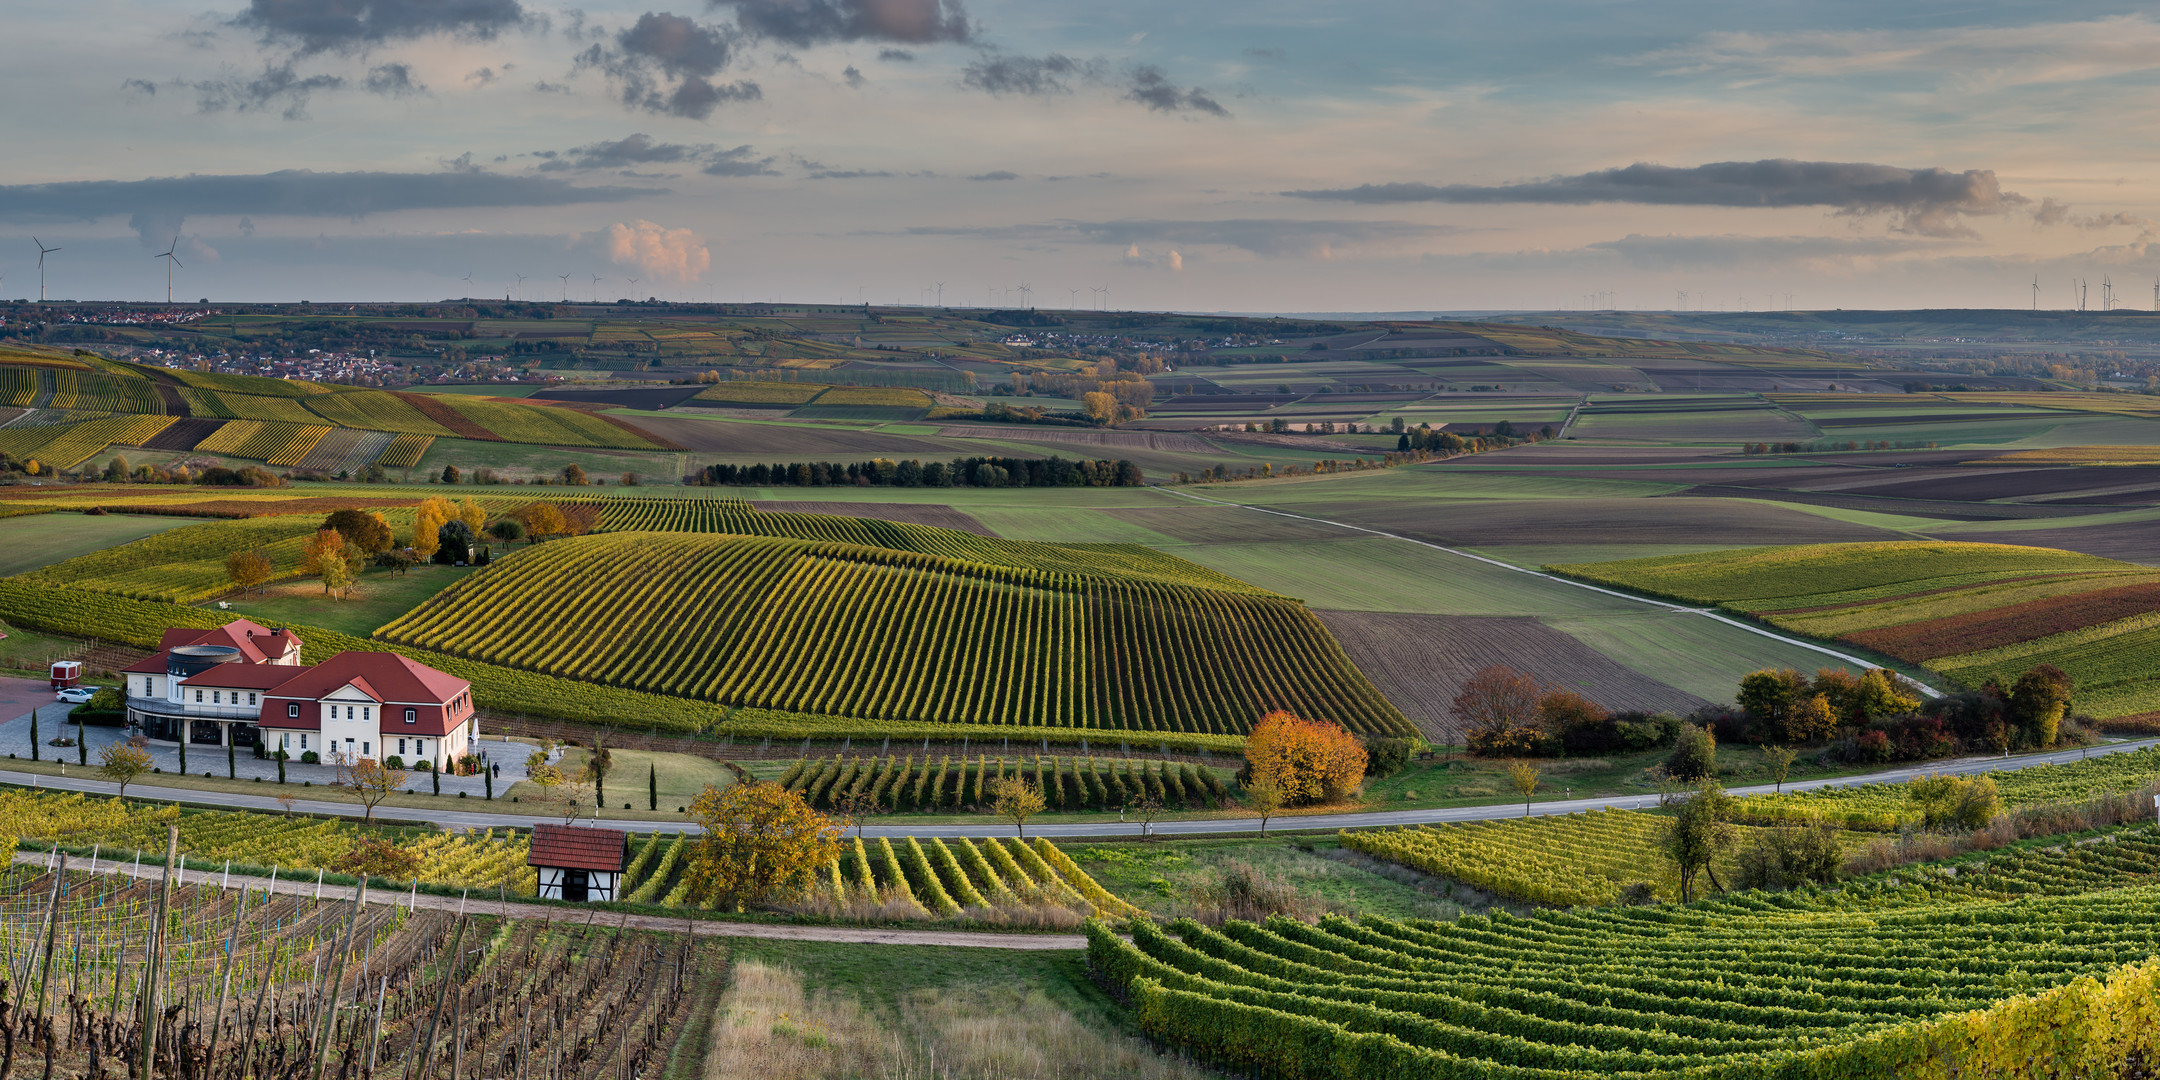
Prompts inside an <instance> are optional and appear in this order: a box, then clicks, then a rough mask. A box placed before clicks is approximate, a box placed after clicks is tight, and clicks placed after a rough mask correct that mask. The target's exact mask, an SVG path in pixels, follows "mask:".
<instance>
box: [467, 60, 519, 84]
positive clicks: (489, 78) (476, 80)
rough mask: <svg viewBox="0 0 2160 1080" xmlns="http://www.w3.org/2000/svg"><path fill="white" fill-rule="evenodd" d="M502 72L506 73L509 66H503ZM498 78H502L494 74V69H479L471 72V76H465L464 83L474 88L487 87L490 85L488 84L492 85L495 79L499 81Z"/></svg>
mask: <svg viewBox="0 0 2160 1080" xmlns="http://www.w3.org/2000/svg"><path fill="white" fill-rule="evenodd" d="M503 70H504V71H508V70H510V65H508V64H505V65H503ZM499 78H502V76H500V75H498V74H496V73H495V69H494V68H491V67H484V68H481V69H480V70H478V71H475V72H473V73H471V74H469V75H467V76H465V81H466V82H469V83H472V84H474V85H475V86H487V85H490V84H492V83H493V82H494V81H495V80H497V79H499Z"/></svg>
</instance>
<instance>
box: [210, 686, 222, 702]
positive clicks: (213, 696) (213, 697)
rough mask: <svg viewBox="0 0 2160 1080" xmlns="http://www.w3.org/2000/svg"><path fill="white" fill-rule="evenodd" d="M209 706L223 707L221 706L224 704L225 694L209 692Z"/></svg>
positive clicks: (214, 691)
mask: <svg viewBox="0 0 2160 1080" xmlns="http://www.w3.org/2000/svg"><path fill="white" fill-rule="evenodd" d="M210 704H212V705H223V704H225V692H224V691H223V690H212V691H210Z"/></svg>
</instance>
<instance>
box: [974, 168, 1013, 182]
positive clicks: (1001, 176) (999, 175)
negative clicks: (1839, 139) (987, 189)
mask: <svg viewBox="0 0 2160 1080" xmlns="http://www.w3.org/2000/svg"><path fill="white" fill-rule="evenodd" d="M968 179H970V180H1018V179H1020V174H1019V173H1016V172H1007V171H1005V170H1004V169H995V170H992V171H990V172H986V173H977V174H975V175H974V176H970V177H968Z"/></svg>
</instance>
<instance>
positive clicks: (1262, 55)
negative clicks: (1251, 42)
mask: <svg viewBox="0 0 2160 1080" xmlns="http://www.w3.org/2000/svg"><path fill="white" fill-rule="evenodd" d="M1245 55H1246V56H1248V57H1250V58H1252V59H1254V60H1275V61H1281V60H1282V59H1284V57H1285V55H1286V54H1285V53H1284V52H1283V51H1282V50H1281V49H1263V48H1260V47H1258V46H1253V47H1249V48H1247V49H1246V50H1245Z"/></svg>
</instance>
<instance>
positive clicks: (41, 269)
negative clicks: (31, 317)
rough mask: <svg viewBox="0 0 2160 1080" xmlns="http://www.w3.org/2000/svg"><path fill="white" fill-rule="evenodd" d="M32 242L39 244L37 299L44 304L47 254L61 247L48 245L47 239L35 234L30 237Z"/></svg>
mask: <svg viewBox="0 0 2160 1080" xmlns="http://www.w3.org/2000/svg"><path fill="white" fill-rule="evenodd" d="M30 242H31V243H33V244H36V245H37V301H38V303H40V304H42V303H44V302H45V256H47V255H50V254H52V253H53V252H55V251H58V250H60V249H59V248H56V247H46V246H45V241H43V240H40V239H38V238H37V237H35V236H33V237H31V238H30Z"/></svg>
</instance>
